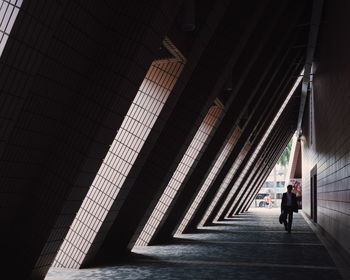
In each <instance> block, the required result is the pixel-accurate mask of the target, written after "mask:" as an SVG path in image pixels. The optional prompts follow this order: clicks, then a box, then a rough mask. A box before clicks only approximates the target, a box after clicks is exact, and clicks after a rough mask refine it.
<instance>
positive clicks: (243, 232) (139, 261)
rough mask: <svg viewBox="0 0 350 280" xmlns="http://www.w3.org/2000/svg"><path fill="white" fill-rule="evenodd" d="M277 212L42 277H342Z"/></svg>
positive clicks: (300, 226) (321, 250)
mask: <svg viewBox="0 0 350 280" xmlns="http://www.w3.org/2000/svg"><path fill="white" fill-rule="evenodd" d="M278 215H279V213H278V209H264V210H260V209H252V211H250V212H248V213H244V214H241V215H239V216H237V217H234V218H232V219H230V220H227V221H224V222H220V223H217V224H216V225H215V226H210V227H205V228H201V229H199V230H198V233H193V234H183V235H180V236H178V237H177V238H176V239H175V241H174V243H172V244H168V245H159V246H149V247H136V248H135V249H134V253H135V255H134V257H133V260H132V261H130V262H129V263H126V264H120V265H116V266H113V267H103V268H96V269H82V270H68V269H51V270H50V272H49V274H48V275H47V277H46V278H45V279H46V280H58V279H59V280H64V279H67V280H73V279H74V280H80V279H88V280H89V279H101V280H102V279H103V280H105V279H238V280H239V279H247V280H250V279H254V280H256V279H270V280H271V279H276V280H277V279H283V280H289V279H291V280H292V279H293V280H294V279H298V280H303V279H320V280H322V279H327V280H328V279H332V280H333V279H334V280H336V279H342V278H341V277H340V275H339V273H338V271H337V268H336V267H335V264H334V263H333V261H332V259H331V258H330V256H329V254H328V252H327V250H326V249H325V247H324V246H323V245H322V244H321V242H320V241H319V240H318V238H317V237H316V235H315V234H314V233H313V232H312V231H311V229H310V228H309V226H308V224H307V223H306V222H305V220H304V219H303V218H302V216H301V215H300V214H297V215H295V218H294V226H293V228H292V233H291V234H288V233H286V232H285V231H284V229H283V226H282V225H280V224H279V223H278Z"/></svg>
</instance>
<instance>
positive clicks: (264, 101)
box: [184, 16, 298, 232]
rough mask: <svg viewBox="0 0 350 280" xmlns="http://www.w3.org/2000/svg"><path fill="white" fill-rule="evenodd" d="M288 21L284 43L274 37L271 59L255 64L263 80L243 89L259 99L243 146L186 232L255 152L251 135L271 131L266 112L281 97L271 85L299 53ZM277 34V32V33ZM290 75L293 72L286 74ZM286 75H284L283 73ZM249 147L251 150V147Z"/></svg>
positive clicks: (251, 112)
mask: <svg viewBox="0 0 350 280" xmlns="http://www.w3.org/2000/svg"><path fill="white" fill-rule="evenodd" d="M296 19H298V16H296V17H294V21H295V20H296ZM287 22H288V23H287V24H288V25H290V26H289V32H285V30H286V28H285V27H284V26H283V25H282V26H280V28H281V29H280V32H282V31H284V35H285V36H284V40H277V42H274V40H273V39H276V37H277V36H274V37H273V36H272V37H273V38H272V39H271V40H269V44H271V46H270V45H269V44H267V46H266V48H267V49H268V50H269V51H272V53H271V54H268V51H267V52H264V54H263V57H264V58H268V60H267V61H266V62H264V61H263V60H264V59H259V60H258V61H257V62H256V64H257V65H256V67H254V71H257V72H259V73H260V72H261V70H260V69H259V67H261V66H264V69H265V72H264V74H262V75H260V77H259V79H260V80H259V79H258V80H257V81H256V82H253V81H252V80H251V79H249V82H248V84H247V85H245V86H244V87H243V88H244V89H246V90H248V91H249V92H257V93H258V94H257V96H254V99H253V101H252V103H253V104H251V105H250V106H249V112H246V114H249V117H248V119H247V120H246V123H248V124H250V125H245V126H244V128H243V133H242V135H241V136H240V139H239V141H238V142H241V143H242V144H240V145H236V147H235V149H234V150H233V152H232V153H231V155H230V157H229V158H228V160H227V161H226V163H225V165H224V166H223V167H222V169H221V170H220V172H219V174H218V175H217V177H216V180H214V181H213V183H212V185H211V186H210V188H209V189H208V191H207V193H206V194H205V196H204V197H203V198H202V200H201V202H200V205H199V206H198V207H197V209H196V211H195V212H194V214H193V215H192V217H191V219H190V221H189V222H188V224H187V226H186V228H185V229H184V232H188V231H193V230H195V229H196V227H197V226H198V225H199V226H201V225H203V224H204V223H205V222H206V220H207V218H208V216H209V215H210V213H211V211H212V210H213V208H214V207H215V205H216V203H217V201H218V200H219V199H220V197H221V194H222V193H224V192H225V190H226V188H227V186H228V184H229V183H230V181H231V180H232V178H233V177H234V175H235V173H237V171H238V169H239V166H240V165H241V164H242V162H243V161H244V157H245V156H247V153H248V151H249V149H253V150H254V147H255V146H254V145H253V143H250V144H249V142H247V141H248V139H249V138H251V135H253V134H254V135H257V134H259V131H263V132H262V133H260V134H261V137H262V135H263V133H264V129H267V128H268V125H269V124H268V122H265V124H264V125H263V123H264V121H265V120H264V117H265V114H264V113H263V112H266V111H267V110H269V111H270V110H271V109H270V108H271V103H272V100H273V99H274V98H275V97H274V96H278V95H279V94H280V93H279V91H277V90H275V91H273V90H272V89H271V85H272V84H273V81H274V78H275V77H276V76H278V74H279V75H281V74H280V72H285V69H288V68H290V61H291V60H293V59H295V56H296V54H297V53H298V52H293V51H291V47H292V46H293V44H294V42H295V34H294V33H293V34H292V35H291V34H290V32H291V31H292V30H293V29H294V24H295V22H293V21H290V20H288V21H287ZM275 32H277V30H276V31H275ZM266 37H267V36H266ZM277 38H278V37H277ZM262 43H263V42H261V44H262ZM286 49H287V51H286ZM287 73H290V72H289V71H287ZM283 75H285V74H284V73H283ZM251 76H253V77H254V73H252V74H251ZM251 76H250V77H251ZM263 81H264V83H263ZM266 81H268V82H266ZM249 84H250V85H252V84H253V85H255V86H256V87H255V88H253V89H250V88H249ZM275 84H276V83H275ZM249 126H250V128H249ZM255 138H256V137H255ZM257 141H258V140H256V141H255V142H257ZM252 145H253V146H252ZM256 145H257V144H256ZM250 146H252V147H251V148H250ZM242 147H243V148H242ZM216 211H217V210H216Z"/></svg>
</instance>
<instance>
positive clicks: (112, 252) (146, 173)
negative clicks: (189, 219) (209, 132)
mask: <svg viewBox="0 0 350 280" xmlns="http://www.w3.org/2000/svg"><path fill="white" fill-rule="evenodd" d="M240 5H241V6H242V8H245V9H246V10H247V11H248V7H247V6H246V4H244V3H242V4H240ZM233 6H234V5H232V6H229V8H228V9H226V11H225V13H226V14H225V16H224V17H223V19H221V20H220V21H219V25H218V27H217V28H216V29H212V30H213V31H214V34H213V33H211V34H212V37H211V38H210V41H209V43H208V45H207V46H206V48H205V49H204V51H203V54H202V56H201V57H200V60H199V62H198V64H195V63H194V61H192V60H193V59H194V58H192V57H189V58H188V65H190V66H191V67H193V68H192V69H191V70H189V69H187V70H186V69H185V70H184V75H189V74H191V77H190V78H189V77H188V78H189V79H188V80H186V83H185V82H183V83H181V84H179V85H178V87H175V88H174V91H175V94H177V95H178V100H177V102H176V104H175V106H174V108H173V109H172V110H171V111H170V110H168V111H167V112H164V116H163V117H162V116H160V121H159V122H158V121H157V122H156V124H155V128H154V130H152V131H151V133H150V136H149V139H150V140H149V143H147V145H145V146H144V147H143V148H142V150H141V152H140V156H139V158H137V159H136V161H135V164H134V166H133V167H132V168H131V170H130V175H128V178H127V179H126V181H125V183H124V184H123V187H122V188H121V189H120V193H119V194H118V196H117V198H116V200H115V202H114V203H113V205H112V211H110V212H109V213H108V215H107V217H106V220H105V223H104V224H103V225H102V227H101V230H100V231H99V232H98V234H97V235H96V238H95V240H94V242H93V244H92V246H91V247H90V250H89V251H88V254H87V255H86V258H85V259H84V261H83V264H82V265H83V266H84V267H86V266H90V265H93V264H102V263H106V262H110V261H114V260H116V259H118V258H120V257H121V255H123V253H129V252H130V248H131V247H132V245H133V244H132V243H133V242H134V240H135V238H133V235H134V234H135V232H137V229H138V228H139V225H140V223H142V221H143V220H144V219H145V217H146V218H148V217H149V215H150V214H151V212H152V210H153V208H154V207H155V205H156V202H157V201H158V199H159V197H160V196H161V194H162V193H163V191H164V190H165V188H166V186H167V183H168V181H169V180H170V179H171V176H172V174H173V173H174V171H175V170H176V167H177V165H178V163H179V162H180V161H181V158H182V156H183V155H184V153H185V151H186V149H187V147H188V144H189V143H190V142H191V140H192V139H193V136H194V135H195V133H196V132H197V130H198V127H199V125H200V124H201V122H202V120H203V118H204V117H205V115H206V113H207V111H208V109H209V107H210V106H211V105H212V103H213V101H214V99H215V98H216V96H217V94H218V93H219V92H220V90H221V89H222V87H223V84H224V83H225V82H226V77H227V76H228V73H229V70H230V68H231V67H232V63H233V62H234V61H232V60H233V59H231V58H229V59H227V58H228V57H230V55H231V54H232V51H233V49H234V48H235V47H236V46H237V44H236V41H235V40H234V37H232V38H229V34H231V35H233V34H235V33H236V34H237V35H238V34H240V33H241V32H242V29H236V30H234V31H233V30H232V29H231V26H232V23H237V20H239V19H238V18H235V17H232V13H237V12H238V11H237V10H236V8H237V6H235V7H233ZM240 12H242V10H240ZM228 14H230V16H228ZM217 20H219V18H217ZM216 24H217V23H215V24H214V25H216ZM233 25H235V24H233ZM203 27H204V26H203ZM207 31H209V30H207ZM225 34H227V35H228V36H226V35H225ZM228 38H229V39H230V40H228ZM196 46H197V47H198V45H196ZM199 46H200V47H202V46H203V45H199ZM218 46H221V47H222V49H221V50H220V51H218ZM201 51H202V50H200V51H199V53H201ZM192 54H193V57H195V58H196V59H197V58H198V50H197V49H193V50H192ZM214 54H215V55H214ZM190 61H191V63H190ZM208 68H214V69H217V71H214V72H212V73H210V75H211V78H210V79H208V78H207V74H208V71H207V69H208ZM186 71H187V72H186ZM190 71H192V72H190ZM183 77H186V76H183ZM130 213H133V214H132V215H130Z"/></svg>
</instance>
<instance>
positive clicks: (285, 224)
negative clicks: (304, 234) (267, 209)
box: [283, 210, 288, 231]
mask: <svg viewBox="0 0 350 280" xmlns="http://www.w3.org/2000/svg"><path fill="white" fill-rule="evenodd" d="M287 214H288V213H287V210H283V224H284V229H285V230H287V231H288V223H287Z"/></svg>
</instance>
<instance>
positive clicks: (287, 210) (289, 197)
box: [281, 185, 298, 233]
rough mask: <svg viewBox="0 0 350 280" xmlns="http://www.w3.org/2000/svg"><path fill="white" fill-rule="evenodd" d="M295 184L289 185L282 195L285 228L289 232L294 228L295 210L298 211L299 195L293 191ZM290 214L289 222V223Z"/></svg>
mask: <svg viewBox="0 0 350 280" xmlns="http://www.w3.org/2000/svg"><path fill="white" fill-rule="evenodd" d="M292 189H293V186H292V185H288V186H287V192H285V193H284V194H283V196H282V203H281V213H282V214H283V223H284V228H285V229H286V231H288V233H290V232H291V230H292V221H293V212H296V213H298V204H297V197H296V195H295V194H294V193H292ZM287 216H288V223H287Z"/></svg>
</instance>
